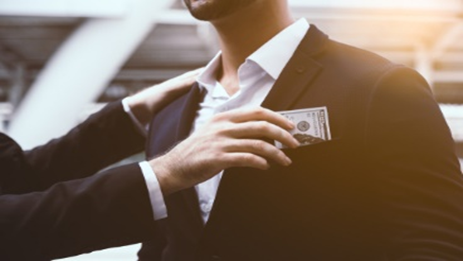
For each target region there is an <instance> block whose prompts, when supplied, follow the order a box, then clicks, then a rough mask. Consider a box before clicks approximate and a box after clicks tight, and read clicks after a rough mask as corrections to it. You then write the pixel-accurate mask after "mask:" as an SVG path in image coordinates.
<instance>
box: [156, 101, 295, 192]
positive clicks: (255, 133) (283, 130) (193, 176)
mask: <svg viewBox="0 0 463 261" xmlns="http://www.w3.org/2000/svg"><path fill="white" fill-rule="evenodd" d="M293 128H294V124H293V123H292V122H290V121H288V120H287V119H286V118H285V117H283V116H282V115H280V114H278V113H275V112H272V111H270V110H267V109H262V108H257V109H248V110H232V111H228V112H225V113H221V114H217V115H216V116H214V117H213V118H212V120H211V121H209V122H208V123H207V124H206V125H205V126H203V128H201V129H199V130H198V131H196V132H195V133H193V134H192V135H191V136H190V137H189V138H188V139H186V140H184V141H183V142H181V143H179V144H178V145H177V146H176V147H174V148H173V149H172V150H171V151H169V152H168V153H166V154H165V155H163V156H160V157H158V158H155V159H153V160H151V161H150V165H151V167H152V168H153V170H154V173H156V175H157V177H158V180H159V183H160V185H161V189H162V190H163V193H164V194H170V193H172V192H174V191H177V190H180V189H184V188H187V187H191V186H194V185H196V184H198V183H200V182H203V181H206V180H208V179H210V178H211V177H212V176H214V175H216V174H218V173H219V172H220V171H221V170H223V169H226V168H230V167H252V168H257V169H267V168H269V167H270V165H269V162H268V160H273V161H275V162H277V163H278V164H281V165H283V166H288V165H290V164H291V160H290V159H289V158H288V157H287V156H286V155H285V154H284V152H282V151H281V150H280V149H278V148H276V147H275V146H274V145H272V144H269V143H267V142H265V141H263V140H261V139H262V138H266V139H271V140H276V141H278V142H280V143H281V144H284V145H285V146H286V147H289V148H296V147H297V146H298V145H299V143H298V142H297V140H296V139H295V138H294V137H292V136H291V134H290V133H289V132H288V130H290V129H293Z"/></svg>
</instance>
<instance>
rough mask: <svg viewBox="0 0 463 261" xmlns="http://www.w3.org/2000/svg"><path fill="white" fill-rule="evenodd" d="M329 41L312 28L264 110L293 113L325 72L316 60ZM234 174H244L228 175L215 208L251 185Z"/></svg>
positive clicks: (264, 105)
mask: <svg viewBox="0 0 463 261" xmlns="http://www.w3.org/2000/svg"><path fill="white" fill-rule="evenodd" d="M327 40H328V36H327V35H325V34H324V33H322V32H321V31H320V30H319V29H318V28H317V27H315V26H314V25H311V26H310V29H309V30H308V31H307V34H306V35H305V37H304V39H303V40H302V41H301V43H300V45H299V46H298V48H297V49H296V51H295V52H294V55H293V57H292V58H291V59H290V60H289V62H288V64H287V65H286V66H285V68H284V70H283V71H282V73H281V74H280V77H278V79H277V81H276V82H275V85H274V86H273V87H272V90H271V91H270V93H269V94H268V95H267V98H266V99H265V100H264V102H263V103H262V107H265V108H268V109H271V110H274V111H281V110H289V109H291V108H292V105H293V104H294V103H295V102H296V101H297V100H298V99H299V98H300V97H302V96H303V94H304V92H306V91H307V90H308V89H310V84H311V82H313V81H314V80H315V79H316V77H317V75H318V74H319V73H320V72H321V71H322V70H323V67H322V65H321V64H320V63H318V62H317V61H316V60H315V56H316V55H317V54H318V53H320V52H322V51H323V49H324V47H325V45H326V42H327ZM233 171H238V172H240V171H241V170H239V169H238V170H237V169H228V170H226V171H225V174H224V175H223V178H222V181H221V183H220V186H219V189H218V191H217V196H216V200H215V202H216V203H215V204H217V205H220V202H221V197H226V195H227V194H231V193H234V192H236V185H237V184H245V183H247V182H249V177H248V176H246V175H234V174H229V173H230V172H233ZM251 178H252V177H251ZM216 211H217V208H213V209H212V213H211V218H210V220H212V217H213V216H214V215H215V213H214V212H216ZM209 222H211V221H209ZM208 224H209V223H208Z"/></svg>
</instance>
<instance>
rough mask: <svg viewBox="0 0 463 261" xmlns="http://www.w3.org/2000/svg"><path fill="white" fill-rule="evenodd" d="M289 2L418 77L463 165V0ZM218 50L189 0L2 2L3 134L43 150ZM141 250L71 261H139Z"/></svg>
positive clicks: (0, 74)
mask: <svg viewBox="0 0 463 261" xmlns="http://www.w3.org/2000/svg"><path fill="white" fill-rule="evenodd" d="M289 2H290V3H291V6H292V9H293V11H294V14H295V15H296V16H297V17H305V18H307V20H308V21H309V22H310V23H313V24H315V25H317V26H318V27H319V28H320V29H322V30H323V31H324V32H326V33H328V34H329V35H330V37H331V38H333V39H335V40H339V41H342V42H345V43H348V44H351V45H354V46H358V47H360V48H364V49H367V50H370V51H372V52H376V53H378V54H380V55H383V56H385V57H387V58H389V59H390V60H392V61H395V62H398V63H403V64H406V65H407V66H410V67H413V68H415V69H416V70H418V71H419V72H420V73H421V74H422V75H423V76H424V77H425V78H426V79H427V80H428V81H429V83H430V85H431V86H432V89H433V92H434V94H435V97H436V99H437V101H438V102H439V103H440V104H441V108H442V111H443V113H444V115H445V117H446V119H447V121H448V123H449V126H450V127H451V130H452V133H453V136H454V138H455V141H456V144H457V151H458V155H459V157H460V158H461V159H462V164H463V1H461V0H409V1H403V0H389V1H384V0H332V1H323V0H289ZM217 50H218V42H217V39H216V37H215V33H214V31H213V29H212V28H211V27H210V25H209V24H207V23H202V22H198V21H196V20H195V19H193V18H192V17H191V16H190V15H189V13H188V11H187V10H186V9H185V8H184V6H183V4H182V1H181V0H99V1H91V0H79V1H76V0H0V131H5V132H8V133H9V134H11V135H12V136H13V137H15V138H16V139H18V140H19V141H20V143H21V144H22V145H23V146H24V147H26V148H27V147H32V146H35V145H37V144H40V143H42V142H44V141H46V140H48V139H50V138H52V137H56V136H59V135H61V134H63V133H64V132H66V131H67V130H68V129H70V128H71V127H72V126H74V125H75V124H77V123H78V122H80V121H81V120H82V119H84V118H85V117H86V116H88V114H89V113H91V112H92V111H94V110H96V109H98V108H100V107H101V106H102V104H104V103H106V102H109V101H113V100H117V99H120V98H123V97H125V96H127V95H128V94H130V93H134V92H137V91H138V90H140V89H142V88H144V87H147V86H151V85H153V84H156V83H158V82H161V81H163V80H166V79H168V78H170V77H173V76H176V75H178V74H181V73H183V72H185V71H188V70H191V69H195V68H198V67H202V66H204V65H205V64H206V63H207V62H208V61H209V60H210V59H211V58H212V57H213V56H214V55H215V53H216V52H217ZM32 130H33V131H32ZM137 249H138V247H132V248H130V247H129V248H127V249H122V250H121V249H120V250H116V252H114V251H113V252H112V251H106V252H103V253H98V254H93V255H86V256H83V257H78V258H72V259H71V260H105V257H107V258H108V260H109V259H111V260H134V259H135V254H134V251H136V250H137ZM116 257H117V259H116Z"/></svg>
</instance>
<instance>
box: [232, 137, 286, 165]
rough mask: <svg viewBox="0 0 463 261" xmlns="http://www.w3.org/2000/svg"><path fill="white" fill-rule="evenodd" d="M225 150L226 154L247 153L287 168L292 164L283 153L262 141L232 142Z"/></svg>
mask: <svg viewBox="0 0 463 261" xmlns="http://www.w3.org/2000/svg"><path fill="white" fill-rule="evenodd" d="M226 150H227V152H249V153H252V154H255V155H259V156H262V157H264V158H266V159H271V160H273V161H275V162H276V163H278V164H281V165H283V166H288V165H290V164H291V163H292V162H291V159H290V158H288V157H287V156H286V154H285V153H284V152H283V151H281V150H279V149H278V148H277V147H275V146H273V145H271V144H269V143H267V142H265V141H262V140H253V139H238V140H234V141H233V142H231V143H230V144H229V145H228V146H227V148H226Z"/></svg>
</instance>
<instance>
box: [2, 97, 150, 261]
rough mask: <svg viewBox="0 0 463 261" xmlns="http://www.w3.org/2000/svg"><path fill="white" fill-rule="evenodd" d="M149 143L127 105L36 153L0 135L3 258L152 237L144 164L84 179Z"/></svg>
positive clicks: (54, 253) (106, 111) (113, 107)
mask: <svg viewBox="0 0 463 261" xmlns="http://www.w3.org/2000/svg"><path fill="white" fill-rule="evenodd" d="M32 131H33V128H32V129H31V132H32ZM144 141H145V139H144V138H143V137H142V136H141V135H140V134H139V133H138V132H137V130H136V129H135V128H134V126H133V123H132V122H131V119H130V118H129V117H128V116H127V114H126V113H125V112H124V111H123V109H122V105H121V103H120V102H117V103H113V104H110V105H108V106H107V107H105V108H104V109H103V110H102V111H100V112H99V113H97V114H95V115H93V116H91V117H90V118H89V119H87V120H86V121H85V122H83V123H82V124H80V125H79V126H77V127H76V128H74V129H73V130H72V131H70V132H69V133H68V134H67V135H65V136H63V137H62V138H60V139H56V140H53V141H51V142H49V143H48V144H46V145H44V146H41V147H38V148H35V149H33V150H31V151H23V150H22V149H21V148H20V147H19V146H18V145H17V144H16V143H15V142H14V141H13V140H11V139H10V138H9V137H7V136H6V135H4V134H0V190H1V194H0V260H44V259H51V258H57V257H64V256H69V255H75V254H81V253H84V252H90V251H92V250H96V249H102V248H106V247H113V246H119V245H125V244H130V243H135V242H140V241H143V240H147V239H149V238H151V236H152V235H153V234H154V233H155V231H154V222H153V215H152V210H151V205H150V202H149V196H148V192H147V189H146V185H145V181H144V178H143V176H142V174H141V171H140V169H139V167H138V166H137V164H131V165H127V166H124V167H118V168H115V169H111V170H107V171H104V172H102V173H100V174H98V175H94V176H91V177H88V178H85V177H87V176H90V175H92V174H94V173H96V172H97V171H98V170H100V169H102V168H103V167H105V166H107V165H108V164H111V163H114V162H116V161H118V160H120V159H122V158H125V157H127V156H130V155H131V154H133V153H135V152H138V151H140V150H141V149H142V148H143V144H144ZM71 180H72V181H71ZM63 181H67V182H63Z"/></svg>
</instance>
